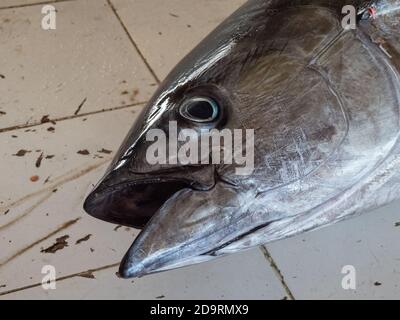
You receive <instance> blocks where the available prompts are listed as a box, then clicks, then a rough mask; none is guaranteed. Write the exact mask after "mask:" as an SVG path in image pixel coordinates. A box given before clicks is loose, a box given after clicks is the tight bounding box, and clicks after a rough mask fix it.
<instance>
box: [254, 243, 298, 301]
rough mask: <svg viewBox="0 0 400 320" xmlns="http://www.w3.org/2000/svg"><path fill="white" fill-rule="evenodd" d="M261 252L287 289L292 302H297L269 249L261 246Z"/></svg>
mask: <svg viewBox="0 0 400 320" xmlns="http://www.w3.org/2000/svg"><path fill="white" fill-rule="evenodd" d="M260 250H261V252H262V253H263V255H264V257H265V259H267V261H268V262H269V264H270V265H271V268H272V269H273V270H274V272H275V274H276V276H277V277H278V279H279V281H280V282H281V284H282V286H283V288H284V289H285V291H286V294H287V295H288V297H289V299H290V300H296V299H295V297H294V295H293V293H292V292H291V291H290V289H289V287H288V285H287V284H286V281H285V278H284V276H283V275H282V272H281V271H280V270H279V268H278V265H277V264H276V262H275V261H274V259H273V258H272V256H271V254H270V253H269V251H268V249H267V248H266V247H265V246H260Z"/></svg>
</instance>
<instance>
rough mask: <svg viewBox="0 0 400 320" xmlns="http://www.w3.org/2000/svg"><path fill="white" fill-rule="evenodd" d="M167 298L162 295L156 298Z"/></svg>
mask: <svg viewBox="0 0 400 320" xmlns="http://www.w3.org/2000/svg"><path fill="white" fill-rule="evenodd" d="M164 298H165V296H164V295H163V294H162V295H161V296H158V297H156V299H164Z"/></svg>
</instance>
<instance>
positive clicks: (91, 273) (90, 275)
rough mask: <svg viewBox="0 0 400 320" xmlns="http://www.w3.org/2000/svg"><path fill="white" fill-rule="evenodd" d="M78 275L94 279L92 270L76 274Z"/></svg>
mask: <svg viewBox="0 0 400 320" xmlns="http://www.w3.org/2000/svg"><path fill="white" fill-rule="evenodd" d="M78 277H82V278H87V279H96V277H95V276H94V274H93V271H92V270H88V271H85V272H82V273H80V274H78Z"/></svg>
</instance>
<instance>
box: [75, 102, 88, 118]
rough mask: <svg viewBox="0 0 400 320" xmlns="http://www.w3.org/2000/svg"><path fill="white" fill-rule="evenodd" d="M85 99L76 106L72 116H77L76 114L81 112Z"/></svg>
mask: <svg viewBox="0 0 400 320" xmlns="http://www.w3.org/2000/svg"><path fill="white" fill-rule="evenodd" d="M86 101H87V98H85V99H83V101H82V102H81V103H80V105H79V106H78V108H77V109H76V111H75V112H74V115H78V113H79V112H80V111H81V109H82V107H83V105H84V104H85V103H86Z"/></svg>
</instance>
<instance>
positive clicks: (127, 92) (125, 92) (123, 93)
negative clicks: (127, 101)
mask: <svg viewBox="0 0 400 320" xmlns="http://www.w3.org/2000/svg"><path fill="white" fill-rule="evenodd" d="M126 94H129V91H128V90H124V91H122V92H121V95H122V96H123V95H126Z"/></svg>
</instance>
